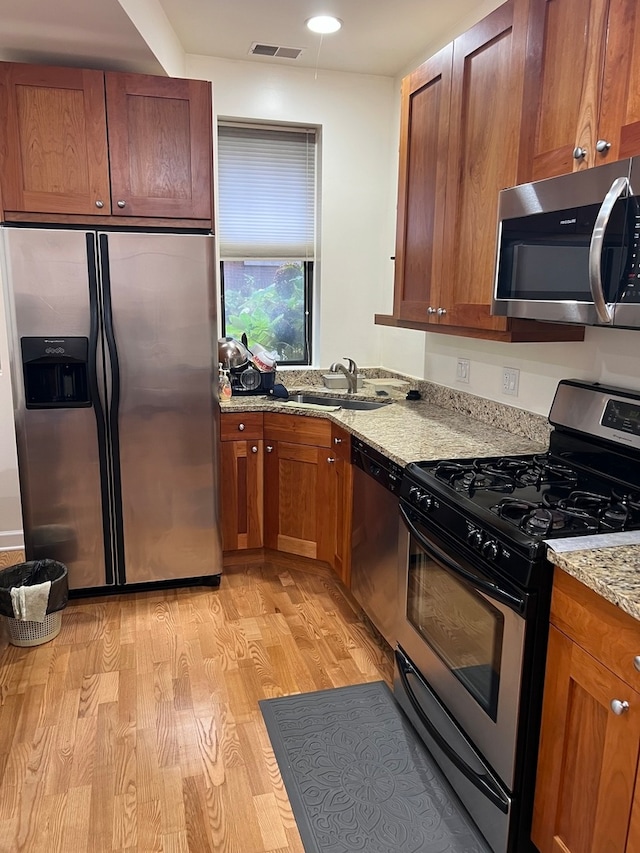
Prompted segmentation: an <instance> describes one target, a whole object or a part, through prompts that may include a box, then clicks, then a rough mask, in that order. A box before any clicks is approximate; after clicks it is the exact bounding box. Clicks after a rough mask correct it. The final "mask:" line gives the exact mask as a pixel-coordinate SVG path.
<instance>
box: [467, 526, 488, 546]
mask: <svg viewBox="0 0 640 853" xmlns="http://www.w3.org/2000/svg"><path fill="white" fill-rule="evenodd" d="M467 542H468V543H469V545H471V547H472V548H476V549H478V550H479V549H480V548H481V547H482V543H483V542H484V535H483V533H482V530H478V528H477V527H472V528H471V530H470V531H469V532H468V533H467Z"/></svg>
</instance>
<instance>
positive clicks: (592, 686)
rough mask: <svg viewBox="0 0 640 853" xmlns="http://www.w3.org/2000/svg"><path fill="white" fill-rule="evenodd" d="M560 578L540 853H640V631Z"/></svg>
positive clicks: (537, 834) (547, 696)
mask: <svg viewBox="0 0 640 853" xmlns="http://www.w3.org/2000/svg"><path fill="white" fill-rule="evenodd" d="M555 577H556V582H555V586H554V595H553V604H552V613H551V622H552V624H551V628H550V635H549V648H548V655H547V671H546V677H545V693H544V705H543V713H542V729H541V737H540V753H539V759H538V775H537V781H536V797H535V806H534V817H533V829H532V840H533V842H534V843H535V845H536V846H537V848H538V850H539V851H540V853H625V851H626V853H638V851H640V784H639V782H638V777H637V772H638V757H639V755H640V692H639V690H638V688H639V686H640V681H639V680H640V673H638V671H637V670H636V669H635V666H634V658H635V656H636V655H637V654H639V653H640V623H638V622H637V621H636V620H634V619H632V618H631V617H630V616H628V615H627V614H625V613H623V612H621V611H619V610H618V609H617V608H616V607H614V606H613V605H611V604H609V603H608V602H606V601H604V600H603V599H602V598H601V597H600V596H598V595H596V594H595V593H594V592H592V591H591V590H589V589H587V588H586V587H585V586H584V585H583V584H580V583H579V582H578V581H576V580H574V579H573V578H571V577H569V576H568V575H567V574H566V573H564V572H562V571H561V570H558V569H556V576H555ZM617 703H628V706H627V705H624V704H617ZM616 711H618V712H619V713H616ZM634 797H635V803H634Z"/></svg>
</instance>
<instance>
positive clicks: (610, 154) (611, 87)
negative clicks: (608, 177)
mask: <svg viewBox="0 0 640 853" xmlns="http://www.w3.org/2000/svg"><path fill="white" fill-rule="evenodd" d="M638 80H640V6H639V4H638V2H637V0H609V19H608V34H607V52H606V56H605V65H604V74H603V77H602V96H601V101H600V119H599V121H598V134H597V135H598V139H601V140H603V141H604V142H606V143H607V144H608V143H611V148H610V149H608V150H605V151H603V152H602V153H596V155H595V157H596V163H598V162H601V161H602V160H603V159H604V158H605V157H606V158H607V159H609V160H612V161H613V160H620V159H621V158H623V157H633V156H635V155H637V154H640V88H639V86H638ZM636 192H637V190H636Z"/></svg>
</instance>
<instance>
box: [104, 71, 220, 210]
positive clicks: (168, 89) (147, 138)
mask: <svg viewBox="0 0 640 853" xmlns="http://www.w3.org/2000/svg"><path fill="white" fill-rule="evenodd" d="M105 84H106V93H107V127H108V134H109V156H110V168H111V198H112V213H113V214H114V215H118V216H162V217H166V216H168V217H173V218H182V219H210V218H211V206H212V201H211V197H212V183H211V170H212V148H211V133H212V130H211V87H210V84H209V83H207V82H204V81H201V80H176V79H170V78H165V77H152V76H148V75H143V74H122V73H110V72H107V73H106V74H105Z"/></svg>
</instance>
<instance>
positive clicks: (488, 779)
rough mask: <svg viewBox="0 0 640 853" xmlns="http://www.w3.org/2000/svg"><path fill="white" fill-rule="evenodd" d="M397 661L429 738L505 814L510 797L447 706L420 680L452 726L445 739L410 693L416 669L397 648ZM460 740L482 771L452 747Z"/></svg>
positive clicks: (401, 677) (404, 685)
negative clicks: (449, 733) (461, 729)
mask: <svg viewBox="0 0 640 853" xmlns="http://www.w3.org/2000/svg"><path fill="white" fill-rule="evenodd" d="M395 657H396V664H397V667H398V672H399V673H400V680H401V682H402V686H403V687H404V690H405V693H406V695H407V696H408V698H409V701H410V702H411V706H412V708H413V710H414V711H415V713H416V714H417V716H418V719H419V720H420V722H421V723H422V725H423V726H424V727H425V729H426V730H427V732H428V733H429V735H430V737H432V738H433V740H434V741H435V743H436V744H437V745H438V747H439V748H440V749H441V750H442V752H443V753H444V754H445V755H446V756H447V758H448V759H449V760H450V761H451V763H452V764H453V765H455V767H457V769H458V770H459V771H460V772H461V773H462V774H463V775H464V776H465V778H467V779H468V780H469V781H470V782H471V783H472V784H473V785H475V787H476V788H477V789H478V790H479V791H480V792H481V793H482V794H483V795H484V796H485V797H486V798H487V799H488V800H490V801H491V803H493V805H494V806H496V807H497V808H499V809H500V811H501V812H503V813H504V814H508V813H509V804H510V803H509V797H508V796H507V794H506V792H505V791H504V790H503V788H502V786H501V785H500V784H499V783H498V780H497V779H496V778H495V777H494V776H493V775H492V774H491V773H490V772H489V770H488V768H487V767H486V766H485V764H484V762H483V761H482V759H481V758H480V756H479V755H478V754H477V752H476V750H475V749H474V747H473V746H472V744H471V743H470V742H469V741H468V740H467V738H466V737H465V736H464V735H463V734H462V732H461V731H460V729H459V728H458V726H457V725H456V723H455V721H454V720H453V719H452V718H451V717H450V716H449V713H448V712H447V710H446V708H445V707H444V706H443V705H442V703H441V702H440V701H439V699H438V697H437V696H436V695H435V693H433V691H432V690H429V688H428V687H427V685H426V684H425V683H424V682H421V683H422V686H423V688H424V689H425V690H426V692H427V695H428V696H429V698H430V699H431V700H432V701H434V702H435V703H436V705H437V706H438V708H439V709H440V710H441V711H442V713H444V714H445V715H446V718H447V720H448V722H449V725H450V728H451V738H450V739H447V738H446V737H444V736H443V734H442V733H441V732H440V730H439V729H438V728H437V726H435V725H434V724H433V723H432V722H431V720H430V719H429V717H428V716H427V715H426V714H425V712H424V711H423V709H422V707H421V705H420V702H419V701H418V699H417V698H416V697H415V695H414V693H413V689H412V687H411V685H410V684H409V678H408V677H409V676H410V675H412V674H413V675H416V676H417V673H416V671H415V670H414V669H413V667H412V666H411V664H410V663H409V661H407V659H406V658H405V657H404V655H403V654H401V653H399V651H398V650H396V654H395ZM456 739H457V740H459V741H460V742H461V743H462V744H463V746H464V748H465V749H466V750H468V751H469V752H470V753H471V755H473V756H474V757H475V759H476V761H477V763H478V765H479V766H480V767H482V769H483V772H479V771H478V770H474V768H473V767H471V766H470V765H469V764H468V763H467V762H466V761H465V760H464V758H463V757H462V756H461V755H459V754H458V753H457V752H456V750H455V749H454V747H453V745H452V744H453V742H455V740H456Z"/></svg>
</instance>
